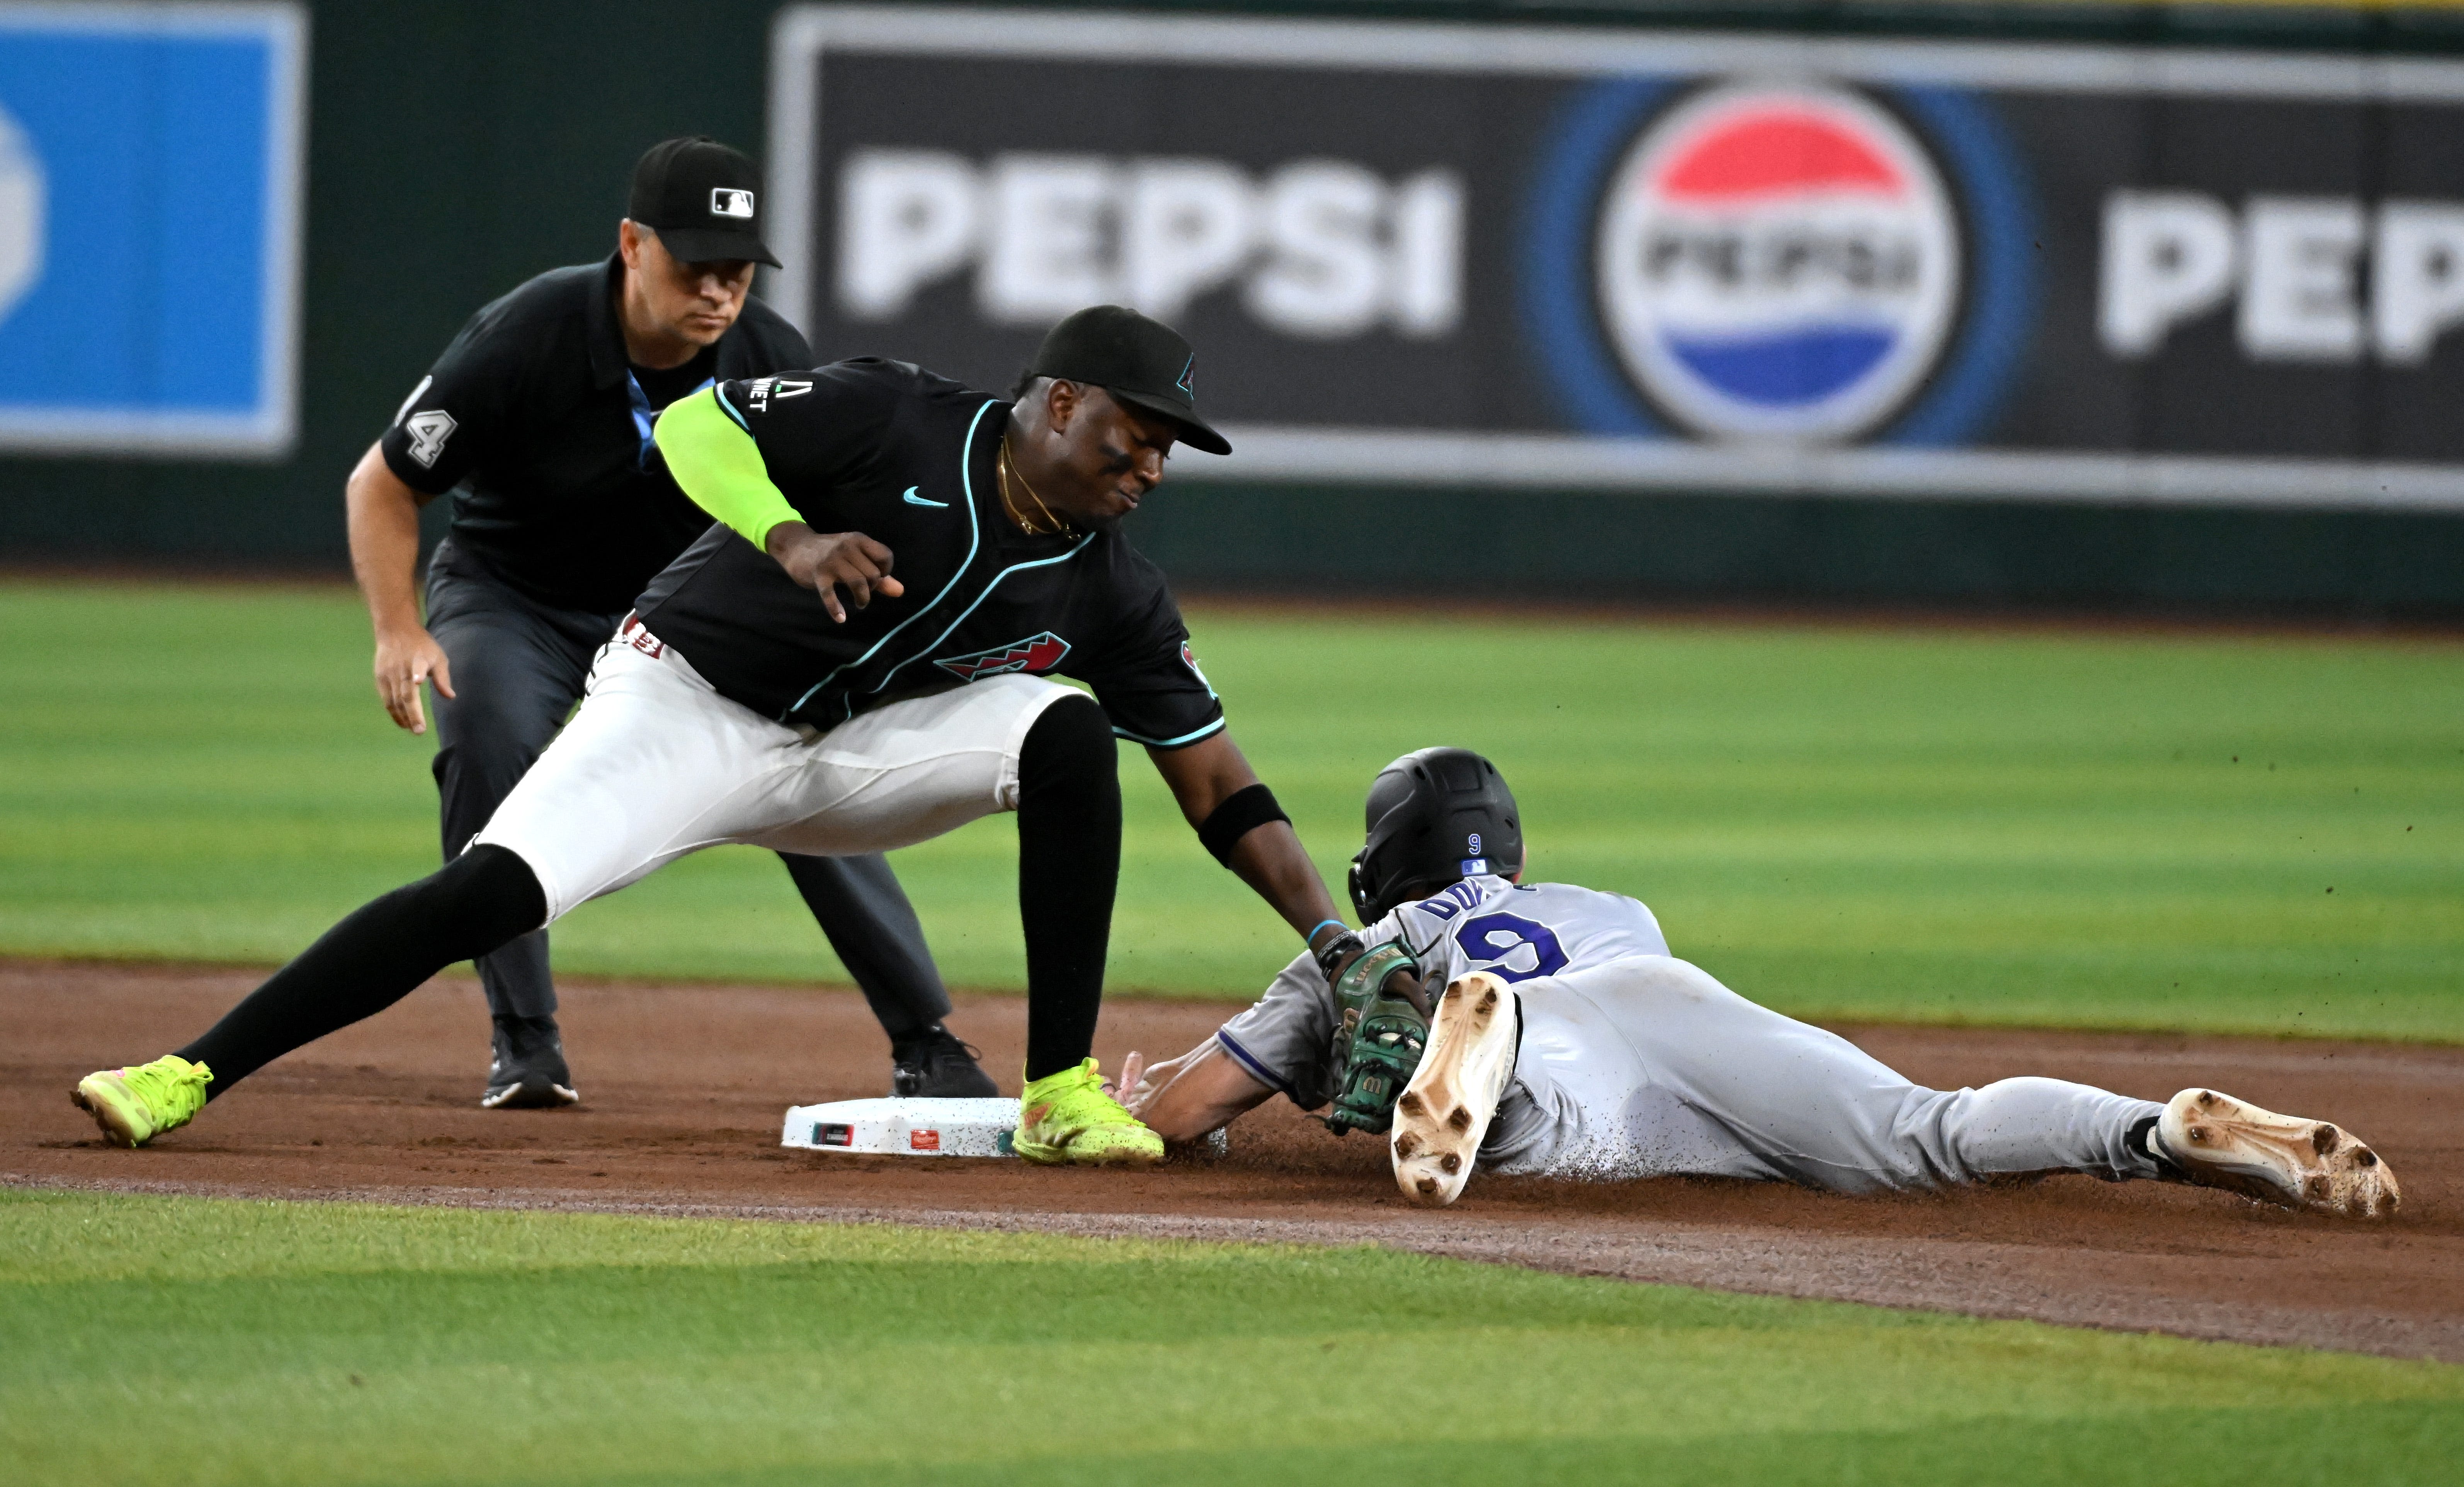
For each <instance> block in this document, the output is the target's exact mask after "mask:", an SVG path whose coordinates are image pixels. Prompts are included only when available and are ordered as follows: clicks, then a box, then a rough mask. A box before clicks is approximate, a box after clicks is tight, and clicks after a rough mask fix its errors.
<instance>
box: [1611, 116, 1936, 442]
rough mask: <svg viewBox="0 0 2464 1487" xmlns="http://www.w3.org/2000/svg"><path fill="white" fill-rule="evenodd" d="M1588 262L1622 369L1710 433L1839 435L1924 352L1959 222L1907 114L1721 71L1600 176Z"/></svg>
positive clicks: (1668, 409) (1890, 407)
mask: <svg viewBox="0 0 2464 1487" xmlns="http://www.w3.org/2000/svg"><path fill="white" fill-rule="evenodd" d="M1595 272H1596V274H1597V283H1598V289H1599V303H1600V311H1601V316H1602V320H1603V322H1604V325H1605V328H1606V329H1607V331H1608V333H1609V340H1610V342H1611V344H1612V345H1614V346H1615V348H1616V350H1617V357H1618V360H1619V361H1620V362H1621V364H1622V365H1623V367H1624V369H1625V371H1626V373H1627V375H1628V376H1629V377H1631V378H1632V379H1633V380H1634V382H1635V383H1636V385H1637V386H1638V387H1639V389H1640V390H1641V391H1642V393H1643V394H1644V396H1645V397H1647V398H1649V399H1650V400H1651V402H1652V403H1653V404H1654V405H1657V406H1659V407H1660V408H1661V410H1663V411H1664V412H1665V413H1667V414H1668V415H1669V417H1671V418H1672V419H1673V420H1675V421H1676V422H1678V423H1679V424H1681V425H1683V426H1686V427H1688V428H1690V429H1691V430H1693V431H1694V432H1696V433H1698V434H1701V435H1705V436H1707V437H1711V438H1720V439H1729V440H1748V441H1756V442H1804V443H1818V442H1836V441H1842V440H1849V439H1854V438H1856V437H1858V436H1859V435H1861V434H1864V433H1866V432H1868V431H1870V430H1872V429H1874V428H1875V427H1876V426H1879V425H1881V423H1883V422H1884V421H1885V420H1887V419H1889V418H1890V417H1891V415H1892V414H1894V413H1896V412H1898V411H1899V410H1900V409H1901V408H1902V407H1903V406H1904V405H1906V404H1907V402H1908V400H1909V399H1910V397H1911V396H1912V395H1913V394H1915V393H1916V392H1917V390H1918V389H1920V388H1921V387H1923V386H1924V384H1925V378H1926V375H1927V374H1928V373H1930V372H1931V371H1932V370H1933V368H1934V366H1935V364H1936V363H1937V362H1938V361H1940V360H1941V358H1942V355H1943V350H1944V347H1945V344H1946V343H1947V340H1948V339H1949V335H1950V331H1951V328H1952V322H1953V321H1954V320H1955V319H1956V318H1957V315H1958V307H1959V299H1960V293H1959V291H1960V272H1961V264H1960V230H1959V221H1958V216H1957V212H1956V210H1955V209H1954V208H1953V206H1952V203H1951V197H1950V193H1949V191H1948V189H1947V187H1946V186H1944V184H1943V179H1942V175H1941V172H1940V171H1939V170H1938V169H1937V168H1936V166H1935V164H1934V163H1933V161H1932V159H1931V158H1930V157H1929V156H1928V155H1927V154H1926V152H1925V148H1924V146H1923V145H1921V144H1920V143H1919V142H1917V140H1916V138H1915V137H1914V135H1912V134H1911V133H1910V131H1909V130H1908V128H1907V127H1906V126H1905V125H1904V124H1903V123H1901V122H1900V121H1899V120H1897V119H1896V118H1894V117H1892V116H1891V115H1890V114H1889V113H1887V112H1885V111H1884V110H1883V109H1882V108H1881V107H1880V106H1879V105H1877V104H1875V103H1873V102H1872V101H1870V100H1868V99H1867V98H1863V97H1862V96H1860V95H1859V94H1857V93H1854V92H1852V91H1850V90H1848V89H1845V88H1840V87H1835V86H1830V85H1825V84H1820V83H1793V82H1792V83H1729V84H1726V85H1721V86H1715V87H1712V88H1709V89H1706V90H1705V91H1703V92H1700V93H1697V94H1695V95H1693V96H1692V97H1690V98H1686V99H1685V100H1683V101H1682V102H1680V103H1679V104H1677V105H1676V106H1675V107H1673V108H1671V109H1669V110H1668V111H1667V112H1665V113H1663V114H1661V116H1660V117H1659V118H1657V119H1655V120H1652V121H1651V123H1650V124H1649V125H1648V126H1647V127H1645V128H1644V129H1643V131H1642V133H1641V135H1640V136H1639V138H1638V139H1637V140H1636V142H1635V143H1634V145H1633V146H1632V147H1631V148H1630V149H1629V150H1628V151H1627V153H1626V156H1625V159H1624V160H1623V161H1622V162H1621V163H1619V164H1618V166H1617V169H1616V170H1615V171H1613V172H1612V173H1611V174H1610V176H1609V178H1608V185H1607V189H1606V192H1605V194H1604V197H1603V199H1602V202H1601V206H1600V211H1599V216H1598V227H1597V236H1596V240H1595Z"/></svg>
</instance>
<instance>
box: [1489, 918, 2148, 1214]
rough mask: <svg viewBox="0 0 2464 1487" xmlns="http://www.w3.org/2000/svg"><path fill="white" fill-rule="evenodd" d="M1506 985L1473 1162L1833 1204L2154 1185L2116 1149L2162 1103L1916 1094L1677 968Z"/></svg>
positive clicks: (1997, 1088)
mask: <svg viewBox="0 0 2464 1487" xmlns="http://www.w3.org/2000/svg"><path fill="white" fill-rule="evenodd" d="M1515 990H1516V992H1517V993H1518V994H1520V996H1521V1000H1522V1010H1523V1043H1522V1048H1521V1051H1520V1052H1519V1054H1518V1055H1517V1057H1516V1060H1515V1079H1514V1083H1513V1084H1512V1085H1511V1086H1510V1087H1509V1088H1508V1091H1507V1098H1506V1099H1505V1101H1503V1102H1502V1103H1501V1104H1500V1105H1499V1108H1498V1115H1497V1123H1496V1125H1494V1126H1491V1127H1490V1131H1489V1137H1488V1140H1487V1142H1486V1143H1485V1149H1484V1151H1483V1153H1482V1156H1481V1163H1482V1165H1483V1166H1484V1167H1486V1168H1488V1169H1489V1170H1495V1171H1506V1172H1523V1173H1531V1174H1546V1175H1550V1176H1561V1177H1589V1178H1617V1177H1646V1176H1662V1175H1675V1174H1684V1173H1690V1174H1695V1175H1700V1176H1719V1177H1749V1178H1763V1179H1777V1180H1782V1181H1788V1182H1796V1183H1802V1184H1805V1185H1806V1186H1808V1187H1814V1188H1824V1189H1828V1190H1830V1191H1832V1192H1894V1191H1897V1192H1907V1191H1925V1190H1930V1189H1939V1188H1947V1187H1951V1186H1955V1185H1958V1184H1962V1183H1971V1182H1978V1181H1982V1180H1985V1179H1989V1178H1993V1177H2007V1176H2016V1175H2020V1174H2026V1173H2044V1172H2087V1173H2091V1174H2094V1175H2096V1176H2101V1177H2108V1178H2117V1179H2118V1178H2123V1177H2152V1176H2154V1175H2155V1168H2154V1165H2153V1164H2152V1163H2151V1162H2149V1161H2148V1159H2147V1158H2146V1157H2145V1156H2144V1155H2142V1154H2140V1153H2138V1152H2135V1151H2133V1150H2132V1149H2131V1148H2130V1147H2129V1143H2128V1139H2127V1138H2128V1136H2129V1132H2130V1129H2131V1127H2132V1126H2135V1125H2136V1124H2138V1123H2139V1122H2140V1121H2141V1120H2144V1119H2145V1118H2146V1117H2149V1116H2153V1115H2156V1114H2159V1113H2161V1112H2162V1111H2163V1109H2164V1106H2162V1105H2159V1104H2150V1103H2148V1102H2147V1101H2145V1100H2132V1099H2129V1098H2126V1097H2124V1096H2122V1095H2117V1094H2112V1093H2110V1092H2108V1091H2105V1090H2101V1089H2096V1088H2092V1087H2090V1086H2088V1085H2086V1084H2074V1083H2070V1082H2065V1081H2062V1080H2054V1079H2006V1080H2001V1081H1998V1082H1994V1083H1991V1084H1988V1085H1986V1086H1984V1087H1983V1088H1981V1089H1954V1090H1941V1089H1927V1088H1925V1086H1923V1085H1921V1084H1915V1083H1911V1082H1909V1081H1908V1080H1906V1079H1905V1078H1903V1077H1902V1076H1901V1075H1900V1074H1898V1073H1897V1072H1895V1071H1894V1070H1892V1069H1891V1068H1890V1067H1888V1066H1887V1065H1885V1064H1883V1063H1882V1062H1881V1061H1880V1060H1878V1059H1876V1058H1874V1057H1873V1056H1872V1055H1870V1054H1868V1053H1866V1052H1865V1051H1864V1050H1862V1049H1860V1048H1859V1047H1858V1046H1857V1045H1856V1044H1854V1043H1851V1042H1849V1041H1848V1040H1847V1039H1844V1038H1841V1037H1839V1036H1838V1035H1837V1034H1834V1033H1827V1032H1824V1031H1823V1030H1822V1029H1820V1028H1817V1027H1811V1026H1808V1025H1807V1024H1805V1023H1802V1022H1799V1021H1797V1020H1795V1019H1794V1018H1793V1017H1783V1016H1781V1015H1780V1014H1778V1013H1776V1012H1773V1011H1771V1009H1769V1008H1767V1007H1760V1006H1756V1005H1755V1004H1754V1003H1752V1002H1750V1001H1748V1000H1747V999H1746V998H1744V997H1742V996H1740V995H1737V994H1736V993H1734V992H1732V991H1729V990H1728V989H1727V987H1725V986H1722V985H1721V984H1720V983H1719V982H1718V981H1717V980H1715V979H1713V978H1712V977H1711V975H1710V974H1709V973H1706V972H1705V971H1703V970H1702V969H1701V968H1699V967H1697V966H1693V965H1690V964H1688V963H1686V962H1685V961H1683V960H1677V959H1673V958H1670V957H1667V956H1659V955H1651V956H1637V957H1635V958H1633V959H1629V960H1618V961H1612V962H1610V963H1608V964H1606V965H1600V966H1593V967H1588V968H1586V969H1583V970H1579V971H1572V972H1568V973H1565V974H1563V975H1557V976H1546V977H1540V978H1536V979H1533V980H1529V981H1525V982H1522V983H1521V984H1519V985H1517V986H1516V988H1515Z"/></svg>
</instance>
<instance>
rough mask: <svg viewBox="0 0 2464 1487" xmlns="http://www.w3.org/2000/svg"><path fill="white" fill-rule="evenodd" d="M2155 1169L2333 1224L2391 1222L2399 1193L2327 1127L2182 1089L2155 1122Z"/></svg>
mask: <svg viewBox="0 0 2464 1487" xmlns="http://www.w3.org/2000/svg"><path fill="white" fill-rule="evenodd" d="M2156 1145H2157V1147H2158V1148H2160V1150H2159V1151H2158V1153H2157V1155H2158V1158H2159V1161H2160V1163H2167V1162H2168V1163H2170V1165H2171V1166H2173V1167H2174V1168H2176V1169H2178V1170H2179V1172H2180V1175H2181V1178H2182V1180H2183V1181H2185V1182H2191V1183H2196V1184H2198V1185H2199V1186H2200V1187H2203V1188H2222V1189H2224V1190H2226V1191H2227V1192H2238V1193H2241V1194H2242V1195H2244V1196H2245V1197H2253V1198H2257V1199H2260V1200H2262V1201H2264V1202H2268V1203H2280V1204H2282V1205H2283V1206H2284V1207H2286V1208H2298V1209H2303V1210H2306V1211H2308V1212H2310V1213H2313V1214H2335V1215H2336V1216H2337V1217H2339V1218H2393V1217H2394V1216H2395V1211H2396V1207H2397V1205H2398V1204H2400V1203H2401V1202H2403V1193H2402V1192H2401V1191H2400V1190H2399V1189H2398V1188H2397V1187H2396V1181H2395V1173H2394V1172H2392V1171H2390V1170H2388V1169H2387V1164H2386V1163H2385V1162H2382V1161H2380V1160H2379V1154H2378V1153H2377V1152H2375V1151H2373V1150H2371V1149H2370V1148H2368V1147H2367V1146H2365V1145H2364V1144H2363V1143H2362V1142H2361V1141H2360V1140H2359V1139H2358V1138H2356V1137H2355V1136H2353V1135H2352V1134H2351V1133H2350V1132H2348V1131H2344V1130H2343V1129H2340V1128H2338V1127H2337V1126H2331V1125H2329V1124H2328V1123H2326V1122H2325V1121H2305V1120H2303V1119H2301V1118H2300V1117H2299V1116H2294V1115H2278V1114H2277V1113H2276V1112H2275V1111H2273V1110H2262V1109H2260V1108H2259V1107H2258V1106H2256V1105H2255V1104H2248V1103H2246V1102H2244V1101H2240V1100H2235V1099H2233V1097H2232V1096H2231V1095H2222V1094H2218V1093H2217V1092H2216V1091H2214V1090H2212V1089H2186V1090H2183V1091H2182V1092H2181V1093H2180V1094H2178V1095H2175V1096H2174V1097H2173V1098H2172V1100H2171V1101H2169V1102H2168V1103H2167V1104H2166V1106H2165V1113H2164V1114H2163V1115H2162V1116H2159V1117H2158V1118H2157V1122H2156Z"/></svg>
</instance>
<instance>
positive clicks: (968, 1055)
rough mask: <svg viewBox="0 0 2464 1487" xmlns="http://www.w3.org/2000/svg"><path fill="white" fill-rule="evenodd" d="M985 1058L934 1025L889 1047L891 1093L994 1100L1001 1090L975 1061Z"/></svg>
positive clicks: (933, 1098)
mask: <svg viewBox="0 0 2464 1487" xmlns="http://www.w3.org/2000/svg"><path fill="white" fill-rule="evenodd" d="M982 1057H983V1055H982V1054H981V1053H980V1052H979V1051H978V1050H976V1049H975V1048H973V1047H970V1046H969V1045H968V1044H966V1043H962V1042H960V1041H959V1040H958V1039H957V1035H956V1034H954V1033H952V1032H951V1031H950V1030H949V1029H948V1028H945V1027H943V1026H942V1025H941V1024H940V1023H938V1022H935V1023H934V1024H933V1025H932V1026H931V1027H928V1028H926V1029H925V1030H924V1031H923V1032H922V1033H920V1034H918V1035H916V1036H915V1037H913V1038H912V1039H892V1040H891V1044H890V1092H891V1095H892V1096H901V1095H907V1096H915V1097H918V1098H922V1099H928V1100H991V1099H995V1098H997V1097H999V1095H1000V1094H1001V1091H1000V1090H998V1089H996V1088H994V1087H993V1077H992V1076H991V1075H989V1074H986V1073H985V1072H984V1071H983V1066H982V1065H981V1064H979V1063H978V1062H977V1060H979V1059H980V1058H982Z"/></svg>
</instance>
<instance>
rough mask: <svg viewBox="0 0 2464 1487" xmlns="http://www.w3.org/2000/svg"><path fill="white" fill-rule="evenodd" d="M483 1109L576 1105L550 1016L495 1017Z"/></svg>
mask: <svg viewBox="0 0 2464 1487" xmlns="http://www.w3.org/2000/svg"><path fill="white" fill-rule="evenodd" d="M490 1047H491V1057H490V1059H489V1061H488V1092H487V1093H486V1094H484V1095H481V1096H480V1097H479V1104H480V1106H481V1107H482V1108H484V1109H489V1110H555V1109H561V1108H562V1107H563V1106H565V1105H569V1104H581V1103H582V1096H581V1094H580V1093H578V1092H577V1091H576V1090H575V1089H574V1087H573V1075H572V1074H571V1073H570V1072H568V1071H567V1070H566V1068H565V1066H564V1039H562V1038H561V1037H559V1036H558V1035H557V1031H556V1018H554V1017H498V1018H496V1030H495V1040H494V1041H493V1043H492V1044H491V1045H490Z"/></svg>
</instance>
